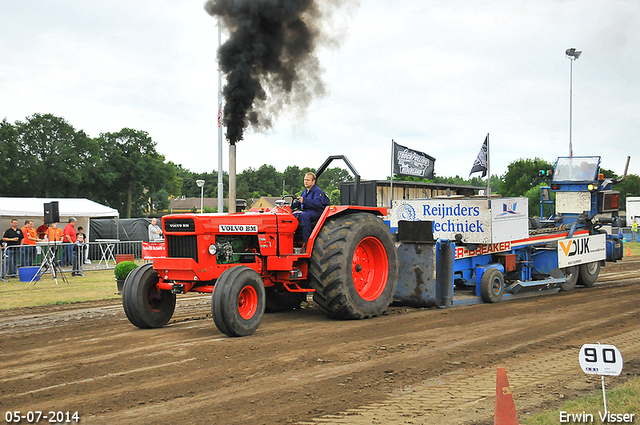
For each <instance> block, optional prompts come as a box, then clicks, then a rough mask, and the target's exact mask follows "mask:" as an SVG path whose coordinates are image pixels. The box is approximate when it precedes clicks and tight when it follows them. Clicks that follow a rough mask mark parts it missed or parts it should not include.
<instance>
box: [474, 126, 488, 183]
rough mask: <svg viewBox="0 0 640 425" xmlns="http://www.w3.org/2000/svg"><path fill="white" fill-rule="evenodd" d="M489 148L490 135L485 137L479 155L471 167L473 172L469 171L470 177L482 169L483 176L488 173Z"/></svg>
mask: <svg viewBox="0 0 640 425" xmlns="http://www.w3.org/2000/svg"><path fill="white" fill-rule="evenodd" d="M488 148H489V135H488V134H487V137H485V139H484V143H483V144H482V147H481V148H480V152H478V156H477V157H476V160H475V162H474V163H473V167H471V172H470V173H469V177H471V174H473V173H477V172H478V171H482V177H484V176H486V175H487V150H488Z"/></svg>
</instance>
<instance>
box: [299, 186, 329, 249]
mask: <svg viewBox="0 0 640 425" xmlns="http://www.w3.org/2000/svg"><path fill="white" fill-rule="evenodd" d="M304 187H306V189H305V190H304V191H302V193H301V194H300V196H298V200H297V201H295V202H294V203H293V204H292V205H291V208H292V209H296V208H297V209H301V210H302V211H296V212H294V215H295V216H296V218H297V219H298V222H299V223H300V225H299V226H300V229H301V231H302V242H303V243H305V244H306V243H307V241H308V240H309V236H311V231H312V230H313V227H314V226H315V224H316V222H317V221H318V219H319V218H320V215H322V212H323V211H324V207H328V206H329V205H330V202H329V198H328V197H327V195H325V193H324V192H323V191H322V189H320V188H319V187H318V186H316V175H315V174H313V173H307V174H305V175H304Z"/></svg>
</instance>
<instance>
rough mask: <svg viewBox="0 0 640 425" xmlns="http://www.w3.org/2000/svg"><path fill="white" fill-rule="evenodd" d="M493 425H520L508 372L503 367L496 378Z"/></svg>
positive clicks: (499, 369)
mask: <svg viewBox="0 0 640 425" xmlns="http://www.w3.org/2000/svg"><path fill="white" fill-rule="evenodd" d="M493 425H518V415H517V413H516V405H515V404H514V403H513V395H511V388H509V380H508V379H507V371H506V370H505V369H504V368H503V367H499V368H498V376H497V378H496V407H495V416H494V418H493Z"/></svg>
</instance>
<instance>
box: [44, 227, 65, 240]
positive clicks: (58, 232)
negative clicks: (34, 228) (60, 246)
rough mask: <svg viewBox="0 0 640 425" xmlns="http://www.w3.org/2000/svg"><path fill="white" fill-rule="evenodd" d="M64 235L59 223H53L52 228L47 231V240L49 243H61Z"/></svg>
mask: <svg viewBox="0 0 640 425" xmlns="http://www.w3.org/2000/svg"><path fill="white" fill-rule="evenodd" d="M62 235H63V233H62V229H61V228H59V227H58V223H51V227H49V229H47V239H48V240H49V242H60V241H61V240H62Z"/></svg>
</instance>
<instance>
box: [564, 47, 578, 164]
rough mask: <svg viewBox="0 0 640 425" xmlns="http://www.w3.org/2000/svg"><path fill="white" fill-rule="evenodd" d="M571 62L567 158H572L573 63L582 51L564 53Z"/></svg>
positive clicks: (569, 50)
mask: <svg viewBox="0 0 640 425" xmlns="http://www.w3.org/2000/svg"><path fill="white" fill-rule="evenodd" d="M564 53H565V55H567V57H568V58H569V60H570V61H571V71H570V74H569V156H573V144H572V140H571V132H572V127H573V61H574V60H576V59H578V58H579V57H580V55H581V54H582V50H576V49H575V48H574V47H572V48H570V49H567V51H566V52H564Z"/></svg>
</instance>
